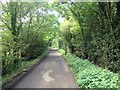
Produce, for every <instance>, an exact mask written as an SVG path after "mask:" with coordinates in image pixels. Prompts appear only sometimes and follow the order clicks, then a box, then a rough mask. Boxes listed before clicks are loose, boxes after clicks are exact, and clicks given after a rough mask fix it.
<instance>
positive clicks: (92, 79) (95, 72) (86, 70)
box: [59, 50, 119, 89]
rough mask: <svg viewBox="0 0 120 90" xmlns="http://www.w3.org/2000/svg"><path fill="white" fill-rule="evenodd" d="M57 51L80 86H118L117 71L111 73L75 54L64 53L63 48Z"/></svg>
mask: <svg viewBox="0 0 120 90" xmlns="http://www.w3.org/2000/svg"><path fill="white" fill-rule="evenodd" d="M59 52H60V53H61V54H62V55H63V56H64V58H65V59H66V60H67V62H68V64H69V66H70V67H71V70H72V71H73V73H74V76H75V78H76V82H77V84H78V85H79V86H80V87H81V88H115V89H116V88H119V85H118V81H119V78H118V73H113V72H111V71H109V70H106V69H103V68H101V67H98V66H96V65H94V64H93V63H91V62H89V61H88V60H83V59H80V58H78V57H76V56H75V55H71V54H67V55H65V54H64V53H65V52H64V50H59Z"/></svg>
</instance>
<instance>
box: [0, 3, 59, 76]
mask: <svg viewBox="0 0 120 90" xmlns="http://www.w3.org/2000/svg"><path fill="white" fill-rule="evenodd" d="M1 6H2V16H1V20H2V23H1V29H2V30H3V32H0V33H2V37H1V39H2V67H3V68H2V75H3V76H4V75H6V74H9V73H11V72H13V71H14V70H16V69H17V68H20V67H22V66H21V65H22V63H23V62H26V61H32V59H34V58H36V57H38V56H39V55H41V54H42V53H43V52H44V50H46V49H47V47H48V46H49V45H50V44H51V42H52V40H53V38H54V36H55V35H56V34H57V30H55V29H57V24H58V22H57V18H56V17H55V15H54V14H50V13H49V12H50V11H49V10H50V6H49V5H48V3H44V2H39V3H34V2H7V3H1ZM24 65H25V64H24ZM26 65H27V63H26Z"/></svg>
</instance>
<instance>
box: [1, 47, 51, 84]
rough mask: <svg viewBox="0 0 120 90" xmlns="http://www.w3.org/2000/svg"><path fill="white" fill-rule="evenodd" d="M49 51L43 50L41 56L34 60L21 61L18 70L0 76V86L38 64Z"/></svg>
mask: <svg viewBox="0 0 120 90" xmlns="http://www.w3.org/2000/svg"><path fill="white" fill-rule="evenodd" d="M49 51H50V49H47V50H45V51H44V52H43V54H42V55H40V56H39V57H37V58H36V59H33V60H30V61H22V62H21V65H20V66H21V67H20V68H16V69H15V70H14V71H12V72H11V73H9V74H6V75H4V76H2V84H5V83H7V82H9V81H11V80H13V79H14V78H16V77H17V76H18V75H20V74H21V73H23V72H27V71H29V70H30V69H31V68H32V67H33V66H34V65H36V64H38V63H39V62H40V61H41V60H42V59H43V58H44V57H45V56H46V55H47V54H48V52H49Z"/></svg>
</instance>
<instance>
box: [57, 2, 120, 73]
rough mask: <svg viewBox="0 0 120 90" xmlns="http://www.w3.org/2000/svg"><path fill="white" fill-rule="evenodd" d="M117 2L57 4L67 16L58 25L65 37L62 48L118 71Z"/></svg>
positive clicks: (119, 34) (119, 35)
mask: <svg viewBox="0 0 120 90" xmlns="http://www.w3.org/2000/svg"><path fill="white" fill-rule="evenodd" d="M119 3H120V2H118V3H114V2H109V3H108V2H102V3H100V2H95V3H89V2H85V3H81V2H70V3H64V4H61V3H59V4H58V6H59V7H60V6H61V7H64V9H63V10H64V11H63V12H64V15H63V16H64V17H65V18H66V19H67V21H66V20H65V21H64V22H63V23H62V24H61V31H62V33H63V37H64V39H65V40H64V42H63V43H64V46H63V47H61V48H62V49H64V50H65V51H66V52H71V53H73V54H75V55H77V56H78V57H80V58H83V59H88V60H89V61H91V62H93V63H94V64H96V65H99V66H100V67H102V68H106V69H109V70H111V71H114V72H119V71H120V67H119V63H120V55H119V54H120V53H119V51H120V48H119V46H120V45H119V41H120V38H119V37H120V33H119V30H120V28H119V26H120V25H119V24H120V22H119V21H120V20H119V19H120V18H119V15H118V13H119V12H120V10H119ZM66 9H67V10H68V11H69V13H70V14H69V18H67V15H68V14H67V13H65V12H66ZM116 10H117V11H116ZM58 11H59V10H58ZM70 11H71V12H70ZM60 12H61V10H60ZM116 18H118V20H117V19H116ZM115 22H116V23H115ZM75 23H77V24H75ZM64 47H65V48H64Z"/></svg>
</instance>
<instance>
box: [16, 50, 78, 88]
mask: <svg viewBox="0 0 120 90" xmlns="http://www.w3.org/2000/svg"><path fill="white" fill-rule="evenodd" d="M14 88H78V86H77V84H76V83H75V80H74V76H73V74H72V72H71V71H70V68H69V66H68V65H67V63H66V62H65V60H64V59H63V57H62V56H61V55H60V53H59V52H58V51H57V50H51V51H50V53H49V54H48V55H47V56H46V58H45V59H44V60H43V61H42V62H41V63H40V64H39V65H38V66H37V67H35V68H34V70H32V71H31V72H30V73H29V74H28V75H26V76H25V77H24V78H23V79H22V80H20V81H19V82H18V83H17V85H16V86H15V87H14Z"/></svg>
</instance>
